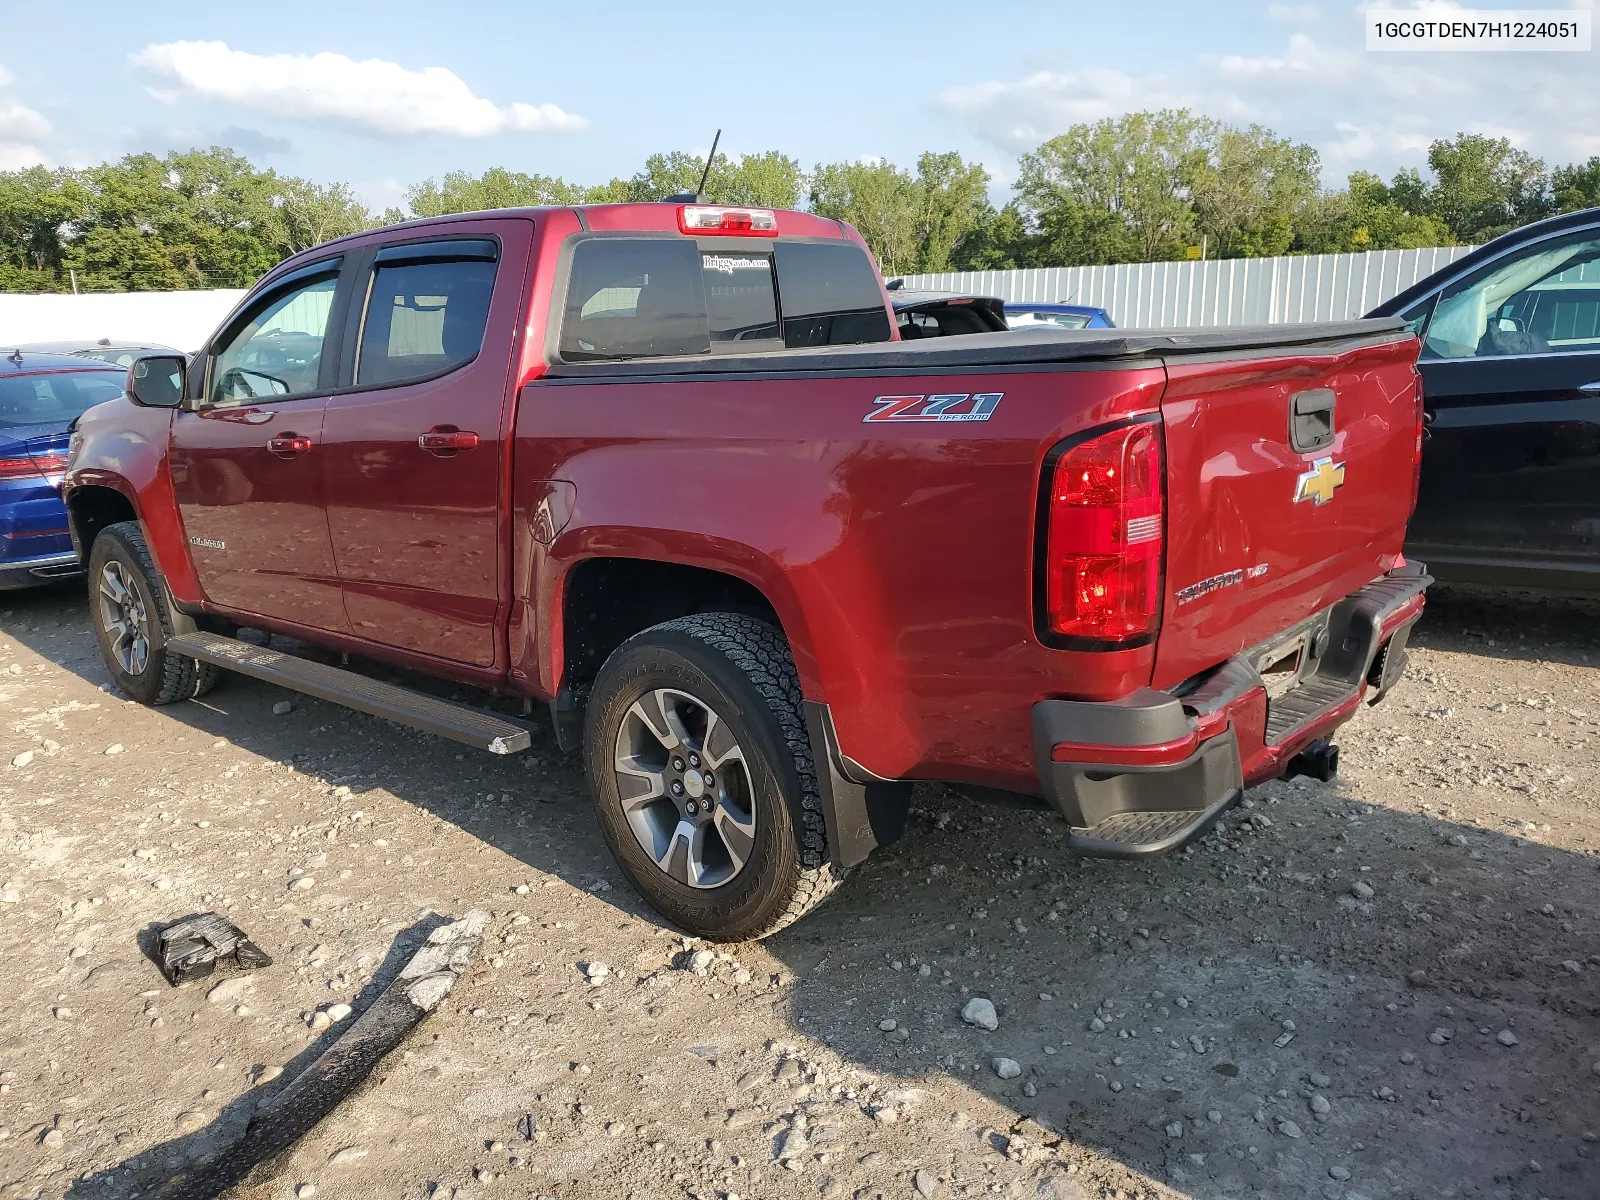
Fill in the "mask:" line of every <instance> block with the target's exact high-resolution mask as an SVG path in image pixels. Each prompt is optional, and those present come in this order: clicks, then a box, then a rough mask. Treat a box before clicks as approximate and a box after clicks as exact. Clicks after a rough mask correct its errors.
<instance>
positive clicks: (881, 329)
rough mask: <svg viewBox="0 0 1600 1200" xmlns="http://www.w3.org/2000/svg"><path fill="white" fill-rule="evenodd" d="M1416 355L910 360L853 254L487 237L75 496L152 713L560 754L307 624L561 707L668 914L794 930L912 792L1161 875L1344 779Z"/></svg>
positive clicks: (1003, 354) (650, 209)
mask: <svg viewBox="0 0 1600 1200" xmlns="http://www.w3.org/2000/svg"><path fill="white" fill-rule="evenodd" d="M1417 354H1418V343H1417V340H1416V338H1415V337H1414V336H1412V335H1411V334H1409V333H1407V332H1405V330H1404V329H1403V327H1402V326H1401V325H1400V323H1399V322H1397V321H1394V320H1388V321H1384V320H1377V321H1372V320H1368V321H1353V322H1344V323H1337V324H1326V325H1304V326H1275V327H1261V328H1229V329H1214V330H1201V331H1168V332H1161V331H1154V332H1135V331H1125V330H1082V331H1065V330H1063V331H1062V332H1060V333H1059V334H1041V333H1038V332H1024V333H1005V332H1000V333H987V334H976V335H970V336H955V337H944V338H935V339H927V340H924V341H917V342H905V343H902V342H900V341H899V340H898V339H897V338H896V337H895V327H894V324H893V321H892V308H891V305H890V303H889V299H888V297H887V295H886V293H885V291H884V288H883V285H882V281H881V279H880V277H879V276H878V273H877V270H876V268H875V266H874V264H873V261H872V259H871V256H870V255H869V253H868V252H867V249H866V246H865V243H864V242H863V241H862V239H861V238H860V236H859V235H858V234H857V233H856V231H855V230H853V229H851V228H850V227H849V226H847V225H844V224H841V223H839V222H836V221H831V220H824V219H821V218H819V217H816V216H814V215H810V214H806V213H798V212H773V211H769V210H760V209H741V208H727V207H719V206H712V205H706V204H702V203H675V202H669V203H655V204H629V205H611V206H592V207H578V208H547V209H525V210H514V211H501V212H487V213H476V214H471V215H462V216H452V217H447V218H442V219H435V220H426V221H418V222H411V223H408V224H404V225H397V226H392V227H390V228H386V229H381V230H376V231H371V232H368V233H363V234H358V235H355V236H352V237H348V238H344V239H341V240H338V241H334V242H330V243H327V244H325V245H322V246H318V247H317V248H315V249H313V250H310V251H307V252H305V253H302V254H299V255H297V256H295V257H294V258H291V259H290V260H288V261H287V262H285V263H283V264H282V265H281V266H279V267H278V268H276V269H275V270H273V271H272V272H271V273H269V274H268V275H267V276H266V277H265V278H263V279H262V281H261V282H260V283H259V284H258V285H257V286H256V287H255V288H253V289H252V290H251V292H250V293H249V295H248V296H247V297H246V298H245V299H244V300H243V301H242V302H241V303H240V305H239V307H238V308H237V309H236V310H235V311H234V313H233V314H232V315H231V316H229V317H228V319H227V320H226V321H225V322H224V323H223V324H222V326H221V327H220V328H219V329H218V331H217V332H216V334H215V335H214V336H213V337H212V338H211V339H210V341H209V342H208V343H207V345H206V346H205V347H204V348H203V349H202V350H201V351H200V352H199V353H198V354H197V355H196V356H195V357H194V358H193V359H192V360H190V361H187V362H186V361H185V360H184V359H183V358H180V357H147V358H143V359H140V360H139V361H137V362H135V363H134V364H133V366H132V367H131V368H130V371H129V377H128V388H127V394H126V396H125V397H124V398H123V399H120V400H117V401H113V402H111V403H108V404H104V405H101V406H99V407H96V408H94V409H92V410H90V411H89V412H87V413H86V414H85V415H84V416H83V417H82V418H81V419H80V420H79V421H78V422H77V426H76V429H75V431H74V435H73V440H72V450H71V457H70V462H69V465H68V469H67V474H66V479H65V499H66V503H67V506H68V509H69V512H70V518H71V529H72V534H73V537H74V539H75V542H76V545H77V547H78V549H79V550H80V552H81V553H82V555H83V556H84V559H85V561H86V563H87V565H88V578H89V598H90V602H91V604H92V606H93V611H94V616H95V625H96V628H97V630H98V636H99V640H100V646H101V649H102V651H103V653H104V656H105V661H106V665H107V668H108V669H109V671H110V672H111V674H112V676H113V677H114V678H115V680H116V682H117V683H118V684H119V685H120V686H121V688H122V689H123V690H124V691H125V692H126V693H127V694H128V695H129V696H131V697H133V698H135V699H138V700H140V701H143V702H146V703H149V704H169V703H173V702H177V701H182V700H185V699H188V698H190V697H195V696H198V695H200V694H201V693H203V692H204V691H205V690H206V689H207V688H208V687H210V686H211V685H212V683H213V681H214V680H215V678H216V675H217V672H218V671H219V670H226V671H231V672H238V673H243V674H245V675H249V676H254V677H258V678H263V679H269V680H273V681H276V682H278V683H280V684H283V685H285V686H287V687H289V688H293V689H298V690H300V691H302V692H305V693H309V694H312V695H316V696H320V697H323V698H325V699H329V700H333V701H337V702H339V703H342V704H345V705H348V706H350V707H353V708H355V709H359V710H362V711H365V712H368V713H375V714H378V715H381V716H383V717H386V718H388V719H391V720H394V721H397V722H402V723H405V724H408V725H411V726H414V727H417V728H420V729H424V730H429V731H432V732H434V733H436V734H439V735H442V736H445V737H449V738H454V739H457V740H459V741H463V742H467V743H469V744H473V745H476V746H479V747H481V748H482V749H484V750H487V751H490V752H495V753H516V752H518V751H520V750H522V749H525V748H526V747H527V746H528V745H529V735H530V729H529V726H528V725H527V724H526V723H525V722H523V721H521V720H519V719H515V718H513V717H511V716H509V715H503V713H502V712H501V711H499V708H496V706H494V705H489V704H485V705H480V706H471V705H466V704H456V703H448V702H445V701H443V700H441V699H439V698H437V697H435V696H432V695H428V694H424V693H423V692H422V691H420V690H417V689H412V688H405V687H400V686H395V685H391V684H388V683H383V682H378V681H375V680H373V679H371V678H369V677H367V676H364V675H359V674H356V673H353V672H351V671H347V670H342V669H339V668H337V667H334V666H332V665H330V664H329V662H327V661H325V660H326V659H328V658H330V657H332V656H331V655H321V656H317V657H312V656H308V655H303V654H302V655H295V654H289V653H284V652H282V651H280V650H277V649H273V648H271V646H270V636H271V635H273V634H281V635H286V636H287V637H289V638H292V639H295V640H297V641H298V642H301V643H309V644H311V645H312V646H313V647H320V648H322V649H324V650H328V651H333V652H341V651H342V652H345V653H346V654H348V655H353V656H358V657H361V658H363V659H368V660H379V661H383V662H387V663H389V664H395V665H398V666H401V667H404V668H408V669H410V670H411V671H413V672H421V673H424V674H426V675H431V676H436V677H441V678H444V679H448V680H453V681H457V682H459V683H464V684H468V685H474V686H476V687H478V688H481V689H484V690H485V691H486V692H493V693H499V694H501V695H506V696H512V697H522V698H524V699H527V700H533V701H538V702H541V703H543V704H546V705H548V706H549V712H550V719H551V724H552V726H553V732H554V736H555V738H556V739H557V740H558V742H559V743H560V745H561V746H562V747H563V748H565V749H569V750H577V749H581V750H582V753H583V758H584V761H585V763H586V770H587V773H588V779H589V783H590V787H591V790H592V795H593V800H594V803H595V806H596V810H597V814H598V819H599V824H600V828H601V830H602V831H603V833H604V836H605V838H606V840H607V842H608V844H609V846H610V849H611V850H612V852H613V853H614V854H615V856H616V859H617V861H618V863H619V864H620V866H621V868H622V870H623V871H624V873H625V874H626V875H627V877H628V878H629V879H630V881H631V882H632V883H633V884H634V885H635V886H636V887H637V888H638V890H639V891H640V893H641V894H642V895H643V896H644V897H645V899H646V900H647V901H648V902H649V903H650V904H652V905H653V906H654V907H655V908H656V909H657V910H658V911H659V912H660V913H662V914H663V915H664V916H665V917H667V918H669V919H670V920H672V921H674V922H676V923H677V924H678V925H679V926H681V927H683V928H685V929H687V930H690V931H692V932H694V933H696V934H699V935H703V936H706V937H711V938H718V939H725V940H733V939H745V938H755V937H761V936H764V935H766V934H769V933H771V932H773V931H775V930H777V929H780V928H782V927H783V926H785V925H786V924H788V923H789V922H791V921H793V920H794V919H796V918H797V917H799V916H800V915H801V914H803V913H804V912H806V911H807V910H808V909H810V908H811V907H812V906H814V905H815V904H816V903H818V902H819V901H820V900H821V899H823V897H825V896H826V895H827V894H828V893H829V892H830V891H831V890H832V889H833V888H834V887H835V886H836V885H837V884H838V883H839V881H840V880H841V879H842V878H843V876H844V873H845V871H846V870H847V869H848V868H850V867H851V866H852V865H854V864H856V863H859V862H860V861H862V860H863V859H864V858H865V857H866V856H867V855H868V853H869V852H871V851H872V849H873V848H874V847H875V846H878V845H881V844H884V843H887V842H889V841H890V840H892V839H893V838H894V837H896V836H897V835H898V834H899V832H900V831H901V829H902V827H903V825H904V822H905V819H906V813H907V804H908V799H909V794H910V788H911V784H912V781H917V780H935V781H944V782H948V783H952V784H959V785H969V786H971V787H974V788H976V789H989V790H999V791H1002V792H1007V793H1012V794H1014V795H1016V794H1020V795H1021V796H1024V797H1028V798H1031V800H1032V801H1033V802H1035V803H1038V804H1048V805H1050V806H1053V807H1054V809H1055V810H1057V811H1058V812H1059V813H1060V814H1061V816H1062V817H1063V818H1064V819H1065V820H1066V822H1067V824H1068V827H1069V834H1068V836H1069V839H1070V844H1071V845H1072V846H1073V847H1074V848H1075V849H1077V850H1079V851H1082V852H1084V853H1088V854H1097V855H1108V856H1122V857H1133V856H1138V855H1144V854H1155V853H1160V852H1163V851H1166V850H1171V849H1173V848H1175V847H1178V846H1181V845H1183V844H1184V843H1185V842H1186V841H1188V840H1190V839H1192V838H1194V837H1196V836H1198V835H1200V834H1202V833H1203V832H1205V830H1206V829H1207V828H1209V826H1210V824H1211V823H1212V822H1214V821H1215V819H1216V818H1217V816H1218V814H1219V813H1221V812H1222V811H1223V810H1224V809H1225V808H1227V807H1228V806H1229V805H1231V804H1233V803H1235V802H1236V801H1237V800H1238V798H1239V796H1240V794H1241V792H1242V790H1243V789H1244V788H1245V787H1247V786H1250V785H1251V784H1253V783H1257V782H1260V781H1262V780H1265V779H1268V778H1272V777H1276V776H1279V775H1282V774H1284V773H1285V772H1286V771H1288V770H1291V769H1297V768H1298V769H1306V770H1311V771H1314V772H1320V773H1322V774H1323V775H1324V777H1325V776H1326V774H1327V773H1328V772H1329V771H1331V770H1332V768H1333V767H1334V765H1335V754H1336V749H1335V748H1334V747H1332V746H1331V744H1330V742H1329V740H1328V735H1329V734H1330V732H1331V731H1332V730H1334V729H1335V727H1337V726H1338V725H1340V724H1341V723H1343V722H1344V721H1346V720H1348V719H1349V718H1350V716H1351V715H1352V714H1353V713H1354V712H1355V711H1356V710H1357V708H1358V706H1359V705H1360V704H1361V703H1362V702H1363V700H1375V699H1376V698H1378V697H1379V696H1381V695H1382V694H1383V693H1384V692H1385V691H1386V690H1388V688H1389V687H1390V686H1391V685H1392V684H1393V683H1394V681H1395V679H1396V678H1397V677H1398V676H1399V674H1400V672H1401V667H1402V662H1403V648H1404V645H1405V641H1406V637H1407V633H1408V631H1409V630H1410V628H1411V626H1412V624H1413V623H1414V622H1415V621H1416V620H1417V618H1418V616H1419V614H1420V612H1421V609H1422V604H1423V593H1424V589H1425V588H1426V586H1427V584H1428V583H1429V579H1428V576H1427V575H1426V574H1425V573H1424V572H1423V571H1422V569H1421V568H1420V567H1419V566H1417V565H1416V564H1409V563H1407V562H1406V561H1405V560H1404V558H1403V557H1402V554H1401V545H1402V540H1403V538H1404V534H1405V527H1406V520H1407V517H1408V516H1409V514H1410V512H1411V508H1412V504H1413V500H1414V497H1415V494H1416V482H1417V464H1418V458H1419V449H1420V441H1421V435H1422V426H1421V408H1420V401H1419V388H1418V377H1417V373H1416V369H1415V362H1416V359H1417ZM240 626H244V627H247V628H250V629H255V630H264V631H266V632H267V633H268V635H269V645H267V646H263V645H261V644H260V643H259V642H258V641H247V640H241V639H239V638H237V637H235V636H233V635H234V634H236V633H237V631H238V628H239V627H240ZM499 707H500V708H510V707H512V706H511V705H509V704H502V705H500V706H499Z"/></svg>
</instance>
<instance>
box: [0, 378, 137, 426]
mask: <svg viewBox="0 0 1600 1200" xmlns="http://www.w3.org/2000/svg"><path fill="white" fill-rule="evenodd" d="M126 378H127V376H126V375H124V374H123V373H122V372H121V371H62V372H57V373H53V374H49V375H10V376H4V377H0V426H19V425H52V424H56V425H65V424H66V423H67V422H68V421H71V420H72V419H73V418H74V417H78V416H82V415H83V413H85V412H86V411H88V410H89V409H91V408H93V407H94V406H95V405H96V404H104V403H105V402H106V401H107V400H115V399H116V398H117V397H118V396H120V395H122V384H123V382H124V380H125V379H126Z"/></svg>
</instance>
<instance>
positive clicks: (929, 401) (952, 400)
mask: <svg viewBox="0 0 1600 1200" xmlns="http://www.w3.org/2000/svg"><path fill="white" fill-rule="evenodd" d="M1004 395H1005V393H1004V392H978V393H977V394H975V395H974V394H973V393H971V392H953V393H947V394H943V395H938V396H879V397H878V398H877V399H876V400H874V401H873V403H874V404H876V405H878V407H877V408H876V409H874V410H873V411H872V412H869V413H868V414H867V415H866V416H864V417H862V418H861V420H862V423H863V424H867V423H876V422H879V421H987V420H988V419H989V418H990V417H992V416H993V415H994V410H995V409H996V408H998V407H999V405H1000V400H1001V397H1003V396H1004Z"/></svg>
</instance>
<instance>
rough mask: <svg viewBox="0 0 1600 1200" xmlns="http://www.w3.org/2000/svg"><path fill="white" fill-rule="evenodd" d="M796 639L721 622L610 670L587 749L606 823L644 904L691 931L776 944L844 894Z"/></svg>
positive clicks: (753, 624) (660, 639) (643, 649)
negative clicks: (830, 844) (832, 857)
mask: <svg viewBox="0 0 1600 1200" xmlns="http://www.w3.org/2000/svg"><path fill="white" fill-rule="evenodd" d="M800 703H801V701H800V682H799V678H798V677H797V675H796V674H795V668H794V659H793V657H792V656H791V655H790V653H789V646H788V643H787V642H786V641H785V640H784V638H783V635H782V633H780V632H779V631H778V630H776V629H774V628H773V627H772V626H771V625H768V624H766V623H765V622H763V621H760V620H757V619H756V618H754V617H747V616H743V615H740V614H736V613H707V614H702V615H699V616H693V617H682V618H679V619H678V620H675V621H668V622H665V623H664V624H661V625H657V626H655V627H654V628H651V629H647V630H645V631H644V632H643V633H640V634H638V635H637V636H635V637H633V638H631V639H629V640H628V641H627V642H624V643H623V644H622V646H621V647H619V648H618V649H617V651H616V652H615V653H614V654H612V655H611V657H610V658H609V659H607V660H606V663H605V665H604V666H603V667H602V668H601V670H600V675H599V677H598V678H597V679H596V680H595V684H594V690H593V692H592V693H591V695H590V697H589V706H588V718H587V723H586V729H585V736H584V748H585V753H586V757H587V760H588V770H589V785H590V790H591V793H592V795H593V797H594V801H595V804H596V807H597V810H598V815H599V819H600V828H601V830H602V832H603V833H604V834H605V838H606V842H607V844H608V845H609V846H610V847H611V852H612V854H613V855H615V856H616V859H617V862H618V864H619V865H620V866H621V867H622V870H623V872H624V874H626V875H627V876H628V879H629V880H630V882H632V883H633V885H634V887H635V888H637V889H638V891H639V893H640V895H642V896H643V897H644V898H645V900H646V901H647V902H648V903H649V904H650V906H651V907H652V908H654V909H655V910H656V911H657V912H659V913H661V914H662V915H663V916H664V917H667V918H668V919H669V920H671V921H673V922H675V923H677V924H678V925H680V926H681V927H683V928H684V929H687V930H689V931H690V932H691V933H695V934H698V935H700V936H702V937H707V938H714V939H716V940H718V941H744V940H749V939H752V938H760V937H765V936H767V935H768V934H771V933H776V932H777V931H778V930H780V929H782V928H783V927H784V926H786V925H789V924H791V923H792V922H794V921H795V920H797V919H799V918H800V917H801V916H802V915H804V914H805V913H806V912H808V911H809V910H810V909H812V908H814V907H815V906H816V905H817V904H819V903H821V901H822V900H823V899H824V898H825V897H826V896H827V895H828V894H829V893H830V892H832V891H833V889H834V888H835V887H836V886H838V884H839V882H840V881H841V880H842V879H843V878H844V872H843V871H842V870H840V869H838V868H836V867H835V866H834V865H833V864H832V863H830V862H829V861H828V859H827V846H826V843H825V839H824V835H823V825H822V804H821V800H820V797H819V796H818V793H817V782H816V767H815V763H814V760H813V758H812V753H811V743H810V740H809V739H808V737H807V736H806V729H805V720H804V717H803V715H802V712H801V708H800Z"/></svg>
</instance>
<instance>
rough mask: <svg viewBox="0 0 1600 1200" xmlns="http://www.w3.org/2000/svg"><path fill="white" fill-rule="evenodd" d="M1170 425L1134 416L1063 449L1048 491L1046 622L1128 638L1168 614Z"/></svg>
mask: <svg viewBox="0 0 1600 1200" xmlns="http://www.w3.org/2000/svg"><path fill="white" fill-rule="evenodd" d="M1161 482H1162V481H1161V429H1160V426H1159V425H1157V424H1155V423H1154V422H1140V423H1138V424H1135V425H1125V426H1122V427H1120V428H1117V429H1113V430H1110V431H1109V432H1107V433H1103V434H1100V435H1099V436H1097V437H1093V438H1090V439H1089V440H1088V441H1085V442H1080V443H1079V444H1078V445H1076V446H1073V447H1071V448H1069V449H1067V450H1066V451H1064V452H1063V453H1062V455H1061V457H1060V458H1059V459H1057V460H1056V464H1055V469H1054V471H1053V472H1052V473H1051V475H1050V493H1049V496H1048V497H1047V499H1046V504H1045V509H1046V519H1047V520H1048V522H1049V525H1048V528H1047V533H1046V536H1045V555H1044V589H1043V591H1044V597H1043V598H1044V610H1045V611H1044V624H1045V626H1046V630H1047V632H1049V633H1052V634H1056V635H1058V636H1061V637H1070V638H1089V639H1093V640H1095V641H1098V642H1106V643H1110V644H1112V645H1119V644H1126V643H1130V642H1133V641H1135V640H1137V639H1140V638H1143V637H1145V636H1146V635H1148V634H1150V633H1152V632H1154V631H1155V628H1156V624H1157V622H1158V620H1159V618H1160V614H1161V547H1162V538H1163V533H1164V530H1163V528H1162V502H1161Z"/></svg>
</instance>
